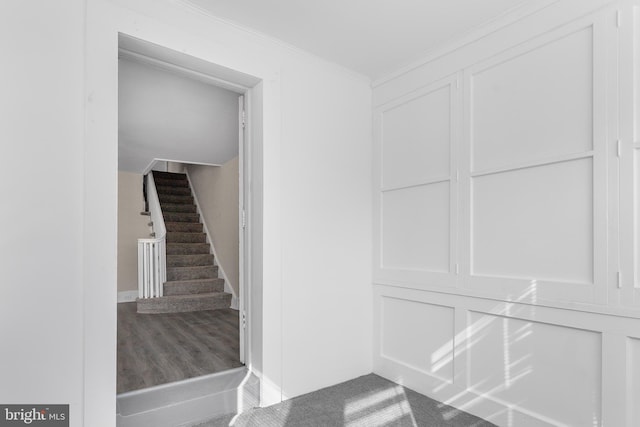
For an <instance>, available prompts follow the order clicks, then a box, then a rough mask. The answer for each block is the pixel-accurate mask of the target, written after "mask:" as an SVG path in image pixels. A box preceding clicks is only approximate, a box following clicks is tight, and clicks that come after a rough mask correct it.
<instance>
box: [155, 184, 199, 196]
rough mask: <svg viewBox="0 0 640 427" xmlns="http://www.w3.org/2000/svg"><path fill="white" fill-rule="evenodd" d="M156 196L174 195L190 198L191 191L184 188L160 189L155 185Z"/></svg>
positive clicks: (160, 187)
mask: <svg viewBox="0 0 640 427" xmlns="http://www.w3.org/2000/svg"><path fill="white" fill-rule="evenodd" d="M156 189H157V190H158V194H175V195H178V196H190V195H191V189H189V188H185V187H162V186H159V185H157V186H156Z"/></svg>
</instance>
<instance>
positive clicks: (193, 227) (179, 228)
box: [164, 222, 203, 233]
mask: <svg viewBox="0 0 640 427" xmlns="http://www.w3.org/2000/svg"><path fill="white" fill-rule="evenodd" d="M164 225H165V226H166V227H167V232H178V233H179V232H183V233H185V232H186V233H202V230H203V228H202V224H200V223H196V222H165V224H164Z"/></svg>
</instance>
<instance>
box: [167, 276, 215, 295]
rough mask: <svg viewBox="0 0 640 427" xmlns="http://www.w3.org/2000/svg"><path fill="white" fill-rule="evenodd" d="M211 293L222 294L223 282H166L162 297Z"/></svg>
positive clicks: (213, 280)
mask: <svg viewBox="0 0 640 427" xmlns="http://www.w3.org/2000/svg"><path fill="white" fill-rule="evenodd" d="M211 292H224V280H223V279H212V280H210V281H207V282H198V283H190V282H167V283H165V284H164V295H165V296H173V295H196V294H206V293H211Z"/></svg>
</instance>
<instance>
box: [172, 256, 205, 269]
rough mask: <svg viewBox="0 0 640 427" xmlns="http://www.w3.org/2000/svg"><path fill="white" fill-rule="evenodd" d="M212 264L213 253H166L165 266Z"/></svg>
mask: <svg viewBox="0 0 640 427" xmlns="http://www.w3.org/2000/svg"><path fill="white" fill-rule="evenodd" d="M204 265H206V266H209V265H213V255H211V254H201V255H167V267H196V266H204Z"/></svg>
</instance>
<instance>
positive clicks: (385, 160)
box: [382, 86, 451, 188]
mask: <svg viewBox="0 0 640 427" xmlns="http://www.w3.org/2000/svg"><path fill="white" fill-rule="evenodd" d="M450 110H451V94H450V86H445V87H442V88H440V89H437V90H435V91H433V92H429V93H427V94H425V95H421V96H419V97H418V98H414V99H412V100H409V101H407V102H405V103H403V104H400V105H398V106H396V107H394V108H392V109H389V110H387V111H385V112H384V113H383V115H382V184H383V186H384V187H385V188H389V187H399V186H406V185H414V184H416V183H423V182H425V181H428V180H430V179H431V180H432V179H434V178H442V177H445V176H448V175H449V159H450V153H449V150H450V140H451V134H450V133H451V117H450V116H451V112H450Z"/></svg>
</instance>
